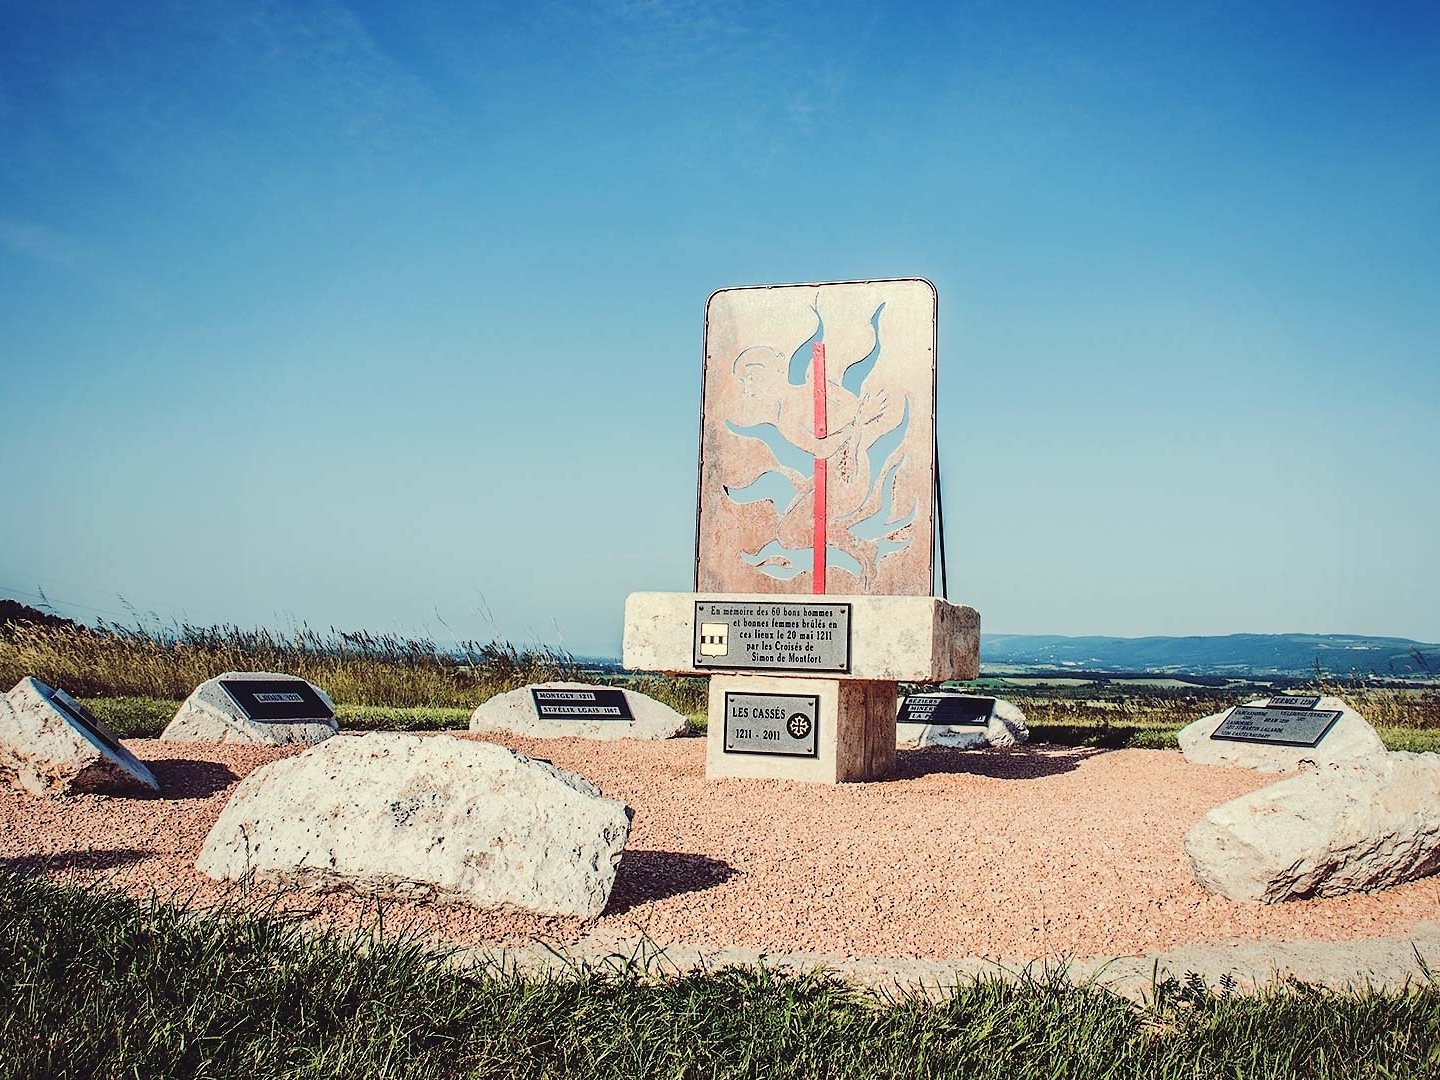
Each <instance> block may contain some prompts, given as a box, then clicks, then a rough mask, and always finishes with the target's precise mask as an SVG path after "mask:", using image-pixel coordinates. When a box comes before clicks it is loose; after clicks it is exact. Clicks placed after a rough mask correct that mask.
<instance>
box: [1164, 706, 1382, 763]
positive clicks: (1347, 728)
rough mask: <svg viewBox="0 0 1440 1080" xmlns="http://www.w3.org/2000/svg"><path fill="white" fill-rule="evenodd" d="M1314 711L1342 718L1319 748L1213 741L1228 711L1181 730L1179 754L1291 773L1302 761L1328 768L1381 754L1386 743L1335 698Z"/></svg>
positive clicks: (1361, 717)
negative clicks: (1333, 711)
mask: <svg viewBox="0 0 1440 1080" xmlns="http://www.w3.org/2000/svg"><path fill="white" fill-rule="evenodd" d="M1268 700H1269V698H1257V699H1255V700H1254V701H1247V702H1246V703H1245V704H1247V705H1264V704H1265V702H1266V701H1268ZM1316 708H1317V709H1338V710H1340V713H1341V716H1340V719H1339V720H1336V721H1335V726H1334V727H1332V728H1331V729H1330V730H1329V731H1328V732H1327V733H1326V735H1325V737H1324V738H1323V739H1321V740H1320V745H1318V746H1313V747H1311V746H1276V745H1273V744H1271V743H1255V742H1234V741H1230V740H1225V739H1212V738H1211V737H1210V736H1211V735H1213V734H1214V732H1215V729H1216V728H1218V727H1219V726H1220V724H1221V723H1222V722H1223V721H1224V719H1225V718H1226V717H1227V716H1229V715H1230V713H1231V711H1232V710H1230V709H1226V710H1225V711H1224V712H1218V713H1212V714H1211V715H1209V716H1205V717H1202V718H1201V719H1199V720H1196V721H1195V722H1194V723H1193V724H1189V725H1187V726H1186V727H1183V728H1181V729H1180V732H1179V735H1178V738H1179V740H1180V752H1181V753H1182V754H1184V755H1185V760H1187V761H1193V762H1195V763H1196V764H1198V765H1239V766H1242V767H1244V768H1247V769H1255V770H1257V771H1259V772H1273V773H1279V772H1290V771H1292V770H1294V769H1298V768H1299V767H1300V763H1301V762H1302V761H1308V762H1312V763H1313V764H1316V765H1327V764H1330V763H1332V762H1336V761H1353V760H1355V759H1356V758H1362V757H1368V756H1369V755H1371V754H1377V753H1381V752H1383V751H1384V749H1385V744H1384V743H1383V742H1381V741H1380V736H1379V735H1377V734H1375V729H1374V728H1373V727H1371V726H1370V725H1369V724H1367V723H1366V722H1365V718H1364V717H1363V716H1361V715H1360V714H1359V713H1357V712H1356V711H1355V710H1354V709H1352V708H1350V706H1348V705H1346V704H1345V702H1343V701H1341V700H1340V699H1339V698H1337V697H1322V698H1321V699H1320V704H1319V705H1317V706H1316Z"/></svg>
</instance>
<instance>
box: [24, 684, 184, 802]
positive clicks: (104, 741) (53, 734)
mask: <svg viewBox="0 0 1440 1080" xmlns="http://www.w3.org/2000/svg"><path fill="white" fill-rule="evenodd" d="M0 777H3V778H4V779H6V780H9V781H10V782H11V783H12V784H14V785H15V786H17V787H20V788H24V789H25V790H26V791H29V792H32V793H34V794H36V795H72V794H82V793H87V792H105V793H109V792H118V791H122V790H124V789H126V788H129V789H132V790H136V789H148V790H150V791H158V790H160V784H159V781H157V780H156V779H155V776H154V774H152V773H151V772H150V770H149V769H148V768H146V767H145V764H144V763H143V762H142V761H140V759H139V758H137V757H136V756H135V755H134V754H132V753H131V752H130V751H129V750H127V749H125V747H124V745H123V744H122V743H121V742H120V739H119V737H118V736H116V734H115V733H114V732H113V731H111V730H110V729H109V728H108V727H106V726H105V725H104V724H103V723H101V722H100V721H99V720H98V719H96V718H95V716H93V715H92V714H91V713H90V710H88V709H87V708H85V706H84V705H82V704H80V702H78V701H76V700H75V699H74V698H72V697H71V696H70V695H69V694H67V693H66V692H65V691H64V690H57V689H54V688H53V687H50V686H47V685H46V684H45V683H43V682H41V681H40V680H39V679H35V678H24V679H21V680H20V681H19V682H18V683H16V684H15V688H14V689H12V690H11V691H10V692H9V693H8V694H6V695H5V696H4V697H0Z"/></svg>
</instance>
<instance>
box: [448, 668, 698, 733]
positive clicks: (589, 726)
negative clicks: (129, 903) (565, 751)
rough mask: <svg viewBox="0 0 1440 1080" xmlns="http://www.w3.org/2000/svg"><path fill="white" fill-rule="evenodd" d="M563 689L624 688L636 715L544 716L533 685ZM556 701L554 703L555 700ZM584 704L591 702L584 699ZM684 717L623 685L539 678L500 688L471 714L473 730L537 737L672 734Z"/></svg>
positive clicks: (621, 691)
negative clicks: (604, 717)
mask: <svg viewBox="0 0 1440 1080" xmlns="http://www.w3.org/2000/svg"><path fill="white" fill-rule="evenodd" d="M536 690H538V691H540V692H541V693H542V694H544V693H547V692H549V693H552V694H554V693H558V694H566V693H569V694H575V695H579V696H582V697H583V696H585V695H588V694H589V693H590V692H592V691H600V692H601V693H602V695H603V694H605V693H606V692H608V691H614V692H616V693H619V694H622V695H623V696H624V699H625V704H626V705H628V706H629V708H630V715H631V716H633V717H634V718H635V719H634V720H585V719H577V720H555V719H547V718H544V717H541V716H540V715H539V714H538V713H537V711H536V708H535V697H534V694H533V691H536ZM552 707H553V706H552ZM579 707H581V708H583V707H586V706H585V704H584V703H583V702H581V703H579ZM686 726H687V725H686V722H685V717H683V716H682V715H680V713H678V712H676V711H675V710H674V709H672V708H670V706H669V705H666V704H665V703H664V702H663V701H656V700H655V699H654V698H652V697H650V696H649V695H648V694H642V693H640V692H639V691H638V690H628V689H624V688H622V687H608V686H592V685H590V684H588V683H577V682H547V683H535V684H534V685H532V686H525V687H522V688H521V689H519V690H511V691H509V692H508V693H504V694H496V695H495V696H494V697H492V698H491V699H490V700H489V701H486V702H484V703H483V704H481V705H480V706H479V707H478V708H477V709H476V710H475V711H474V713H472V714H471V716H470V730H471V731H474V732H482V733H483V732H489V731H508V732H510V733H512V734H515V735H527V736H529V737H531V738H536V739H560V738H567V737H568V738H576V739H596V740H600V741H610V740H614V739H646V740H654V739H673V738H674V737H675V736H677V735H682V734H684V732H685V729H686Z"/></svg>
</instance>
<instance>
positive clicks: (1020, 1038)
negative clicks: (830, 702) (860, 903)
mask: <svg viewBox="0 0 1440 1080" xmlns="http://www.w3.org/2000/svg"><path fill="white" fill-rule="evenodd" d="M454 960H455V958H454V957H452V956H447V955H446V954H445V953H443V952H437V951H434V950H432V949H430V948H427V947H425V946H423V945H421V944H420V943H419V942H417V941H415V940H414V939H410V938H406V937H404V936H384V935H381V934H378V933H375V932H370V933H367V934H363V935H354V936H344V937H342V936H338V935H336V934H333V933H328V934H327V933H315V932H305V931H302V930H301V929H300V928H299V927H298V926H297V925H296V924H295V923H293V922H287V921H285V920H283V919H281V918H278V917H276V916H273V915H270V916H266V915H253V914H246V913H243V912H241V911H239V910H238V909H232V910H229V911H220V912H217V913H210V914H196V913H194V912H191V911H188V910H186V909H185V908H184V907H182V906H170V905H167V904H164V903H160V902H157V901H154V900H151V901H149V902H135V901H133V900H130V899H127V898H124V897H122V896H119V895H117V894H114V893H111V892H108V891H106V890H105V889H104V888H103V887H99V886H94V885H91V886H85V887H76V886H73V885H67V884H56V883H52V882H48V881H45V880H42V879H39V878H32V877H27V876H23V875H21V874H18V873H15V872H12V871H3V870H0V1077H3V1078H11V1077H14V1078H20V1077H27V1078H28V1077H40V1076H126V1077H162V1076H163V1077H200V1076H203V1077H213V1078H217V1080H221V1078H231V1077H233V1078H237V1080H241V1078H243V1080H264V1078H267V1077H296V1078H298V1077H307V1078H310V1077H313V1078H325V1077H345V1078H350V1077H361V1076H365V1077H369V1076H377V1077H393V1078H396V1080H401V1078H409V1077H416V1078H419V1077H426V1078H432V1077H433V1078H448V1077H559V1076H565V1077H580V1078H584V1077H614V1078H629V1077H753V1076H770V1077H864V1078H866V1080H874V1078H881V1077H892V1076H896V1077H898V1076H906V1077H910V1076H965V1077H995V1078H1001V1077H1003V1078H1005V1080H1017V1078H1026V1077H1076V1078H1079V1077H1086V1078H1088V1077H1115V1076H1126V1077H1134V1076H1147V1077H1151V1076H1153V1077H1162V1078H1163V1077H1195V1076H1206V1077H1209V1076H1217V1077H1219V1076H1235V1077H1239V1076H1245V1077H1276V1078H1279V1077H1352V1076H1387V1077H1421V1076H1433V1075H1435V1072H1434V1070H1435V1069H1436V1068H1437V1067H1440V1051H1437V1049H1436V1048H1437V1047H1440V988H1437V987H1436V986H1435V985H1434V984H1429V985H1425V984H1422V985H1419V986H1416V987H1414V988H1412V989H1410V990H1409V991H1407V992H1404V993H1393V992H1390V993H1387V992H1381V991H1378V990H1366V991H1362V992H1359V993H1356V994H1336V993H1330V992H1328V991H1323V990H1318V989H1315V988H1313V987H1308V986H1303V985H1299V984H1295V985H1292V986H1289V987H1285V988H1281V989H1279V990H1273V991H1270V992H1267V993H1263V994H1260V995H1257V996H1240V995H1236V994H1233V993H1231V992H1228V990H1227V988H1224V987H1222V988H1221V991H1220V992H1218V993H1217V992H1212V991H1210V990H1209V988H1208V987H1206V986H1205V985H1204V984H1203V982H1200V981H1198V980H1196V979H1195V978H1191V979H1188V980H1186V981H1185V982H1184V983H1175V984H1173V985H1172V984H1168V983H1167V984H1161V985H1160V986H1158V987H1157V992H1156V994H1155V995H1154V1000H1152V1001H1151V1002H1149V1003H1146V1004H1136V1003H1134V1002H1131V1001H1128V1000H1125V999H1122V998H1118V997H1115V996H1113V995H1111V994H1109V993H1108V992H1106V991H1104V990H1103V989H1101V988H1098V987H1096V986H1089V985H1082V986H1073V985H1071V984H1070V982H1069V981H1068V980H1067V978H1066V977H1065V975H1064V972H1063V971H1061V972H1058V973H1057V972H1047V973H1045V974H1043V975H1042V976H1039V977H1021V978H1020V979H1019V981H1017V982H1002V981H999V980H996V979H980V980H970V981H964V982H961V983H960V985H959V986H958V988H957V989H956V991H955V992H954V995H953V997H951V998H949V999H948V1000H946V1001H944V1002H941V1003H935V1002H932V1001H929V1000H925V999H923V998H920V997H913V996H902V997H899V998H898V999H890V1000H884V1001H882V1000H879V999H877V998H876V997H874V996H873V995H869V994H866V993H863V992H861V991H858V990H855V989H852V988H850V987H848V986H846V985H844V984H842V983H840V982H838V981H836V980H834V979H833V978H830V977H827V976H826V975H824V974H805V975H787V974H777V973H775V972H773V971H768V970H765V969H760V968H726V969H723V970H717V971H702V972H692V973H688V974H671V975H669V976H664V975H657V974H656V973H655V972H654V971H650V970H642V969H640V968H638V967H635V968H627V967H623V966H622V967H620V968H611V969H603V968H601V969H596V968H588V969H587V968H576V969H574V970H572V971H569V972H567V973H563V974H520V973H516V972H515V971H513V970H512V971H502V970H500V969H499V968H497V967H494V966H481V967H465V966H463V965H459V964H457V963H455V962H454Z"/></svg>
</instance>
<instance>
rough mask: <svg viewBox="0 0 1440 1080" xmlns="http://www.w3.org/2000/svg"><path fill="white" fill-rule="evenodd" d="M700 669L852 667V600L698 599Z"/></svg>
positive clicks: (697, 655)
mask: <svg viewBox="0 0 1440 1080" xmlns="http://www.w3.org/2000/svg"><path fill="white" fill-rule="evenodd" d="M694 662H695V666H696V667H697V668H714V669H717V670H741V671H787V672H825V671H839V672H846V671H849V670H850V605H849V604H822V603H813V604H812V603H807V602H806V601H805V600H804V599H802V598H798V597H797V598H796V599H794V600H788V601H784V602H772V601H726V600H699V601H696V603H695V655H694Z"/></svg>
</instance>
